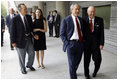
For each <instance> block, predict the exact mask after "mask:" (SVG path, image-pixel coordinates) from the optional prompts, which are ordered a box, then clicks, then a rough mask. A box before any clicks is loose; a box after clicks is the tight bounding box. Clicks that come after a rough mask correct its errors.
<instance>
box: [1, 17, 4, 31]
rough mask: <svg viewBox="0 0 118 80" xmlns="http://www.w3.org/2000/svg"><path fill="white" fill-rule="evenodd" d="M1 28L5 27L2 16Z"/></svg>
mask: <svg viewBox="0 0 118 80" xmlns="http://www.w3.org/2000/svg"><path fill="white" fill-rule="evenodd" d="M1 29H5V21H4V18H3V17H2V18H1Z"/></svg>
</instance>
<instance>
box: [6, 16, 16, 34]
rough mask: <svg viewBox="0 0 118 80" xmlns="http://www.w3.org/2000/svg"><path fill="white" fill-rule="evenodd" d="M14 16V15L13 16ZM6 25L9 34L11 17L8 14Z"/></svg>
mask: <svg viewBox="0 0 118 80" xmlns="http://www.w3.org/2000/svg"><path fill="white" fill-rule="evenodd" d="M14 16H15V14H14ZM6 25H7V27H8V30H9V32H11V17H10V14H9V15H7V16H6Z"/></svg>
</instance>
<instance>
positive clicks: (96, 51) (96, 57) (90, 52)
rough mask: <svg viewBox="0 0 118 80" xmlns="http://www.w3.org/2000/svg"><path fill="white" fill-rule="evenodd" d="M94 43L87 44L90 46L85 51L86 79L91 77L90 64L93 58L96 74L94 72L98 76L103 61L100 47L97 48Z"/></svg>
mask: <svg viewBox="0 0 118 80" xmlns="http://www.w3.org/2000/svg"><path fill="white" fill-rule="evenodd" d="M93 42H94V41H92V42H87V43H86V44H89V45H88V46H86V47H85V50H84V74H85V76H86V77H87V76H89V64H90V61H91V56H92V59H93V61H94V65H95V68H94V72H93V73H95V74H97V72H98V70H99V68H100V64H101V61H102V57H101V51H100V48H99V45H98V46H97V45H95V43H93Z"/></svg>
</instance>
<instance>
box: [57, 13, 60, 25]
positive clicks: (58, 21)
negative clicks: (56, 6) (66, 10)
mask: <svg viewBox="0 0 118 80" xmlns="http://www.w3.org/2000/svg"><path fill="white" fill-rule="evenodd" d="M57 19H58V20H57V24H59V25H60V15H58V18H57Z"/></svg>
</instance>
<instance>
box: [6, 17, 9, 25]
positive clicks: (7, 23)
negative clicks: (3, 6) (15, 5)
mask: <svg viewBox="0 0 118 80" xmlns="http://www.w3.org/2000/svg"><path fill="white" fill-rule="evenodd" d="M6 25H7V27H9V21H8V16H6Z"/></svg>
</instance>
